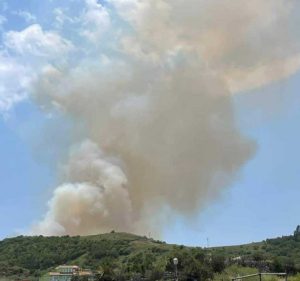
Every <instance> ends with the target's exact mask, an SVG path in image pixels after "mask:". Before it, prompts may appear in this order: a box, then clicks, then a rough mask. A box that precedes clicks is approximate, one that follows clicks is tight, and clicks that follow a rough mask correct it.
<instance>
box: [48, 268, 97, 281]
mask: <svg viewBox="0 0 300 281" xmlns="http://www.w3.org/2000/svg"><path fill="white" fill-rule="evenodd" d="M73 276H78V277H79V280H80V277H83V276H85V278H86V279H85V280H88V281H93V280H94V274H93V272H92V271H91V270H87V269H82V268H80V267H79V266H77V265H60V266H58V267H56V268H55V271H53V272H49V277H50V278H49V281H71V279H72V277H73Z"/></svg>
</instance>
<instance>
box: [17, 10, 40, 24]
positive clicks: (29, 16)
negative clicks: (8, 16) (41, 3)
mask: <svg viewBox="0 0 300 281" xmlns="http://www.w3.org/2000/svg"><path fill="white" fill-rule="evenodd" d="M12 14H13V15H16V16H19V17H21V18H23V19H24V20H25V21H26V22H27V23H33V22H36V20H37V18H36V16H35V15H33V14H31V13H29V12H28V11H23V10H19V11H14V12H12Z"/></svg>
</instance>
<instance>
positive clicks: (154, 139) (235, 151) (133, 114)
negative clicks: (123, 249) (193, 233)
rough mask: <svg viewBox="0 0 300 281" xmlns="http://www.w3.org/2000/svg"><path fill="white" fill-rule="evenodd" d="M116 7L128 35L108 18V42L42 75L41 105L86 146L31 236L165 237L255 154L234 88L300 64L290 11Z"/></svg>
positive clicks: (127, 1)
mask: <svg viewBox="0 0 300 281" xmlns="http://www.w3.org/2000/svg"><path fill="white" fill-rule="evenodd" d="M87 2H88V3H89V5H90V6H91V7H93V5H96V6H95V7H96V8H97V9H100V8H99V6H100V4H96V3H95V1H91V0H90V1H87ZM109 3H110V5H109V8H107V9H111V11H114V12H113V14H117V17H118V20H119V21H122V22H123V24H124V26H125V27H124V28H123V29H119V28H116V26H114V25H113V23H112V22H114V21H113V20H110V21H109V20H106V24H107V23H108V22H111V23H110V24H111V26H110V27H108V26H106V29H107V30H108V31H106V32H107V33H106V36H105V35H103V32H101V36H102V37H100V38H99V42H100V43H96V42H97V40H96V38H95V37H94V36H90V37H92V38H93V40H92V41H91V42H92V43H89V44H94V45H93V48H92V50H90V49H89V50H88V51H86V52H85V53H84V54H85V55H84V56H83V58H82V59H79V61H78V62H76V63H75V64H74V61H71V62H70V64H69V65H67V66H66V65H63V66H57V65H55V66H54V65H49V66H47V67H45V68H44V69H43V71H42V73H41V75H40V77H39V79H38V80H37V81H36V83H35V87H34V93H35V99H36V101H37V102H38V103H39V104H40V105H41V106H42V107H43V108H44V109H45V110H47V111H50V112H54V113H55V112H56V111H57V110H58V111H60V112H61V113H63V114H65V115H67V116H68V117H71V118H72V120H74V130H80V131H81V134H78V135H81V136H84V138H81V139H74V145H73V146H72V147H71V148H70V152H69V159H68V160H67V161H66V163H65V165H64V168H63V169H62V172H61V173H62V180H61V181H62V184H61V185H60V186H58V187H57V188H56V189H55V190H54V194H53V197H52V199H51V200H50V201H49V210H48V212H47V214H46V215H45V217H44V219H42V221H40V222H39V223H37V224H36V225H35V226H34V232H36V233H42V234H47V235H51V234H92V233H98V232H103V231H109V230H111V229H116V230H122V231H134V232H138V233H146V232H147V231H149V230H150V231H152V233H154V232H155V233H159V232H160V231H161V230H162V226H163V224H164V223H166V222H167V221H168V219H169V218H170V214H171V212H172V213H173V214H174V213H175V214H176V213H177V214H180V215H185V216H193V215H195V214H197V213H198V212H199V210H201V208H203V207H205V206H206V205H207V204H208V203H209V202H211V200H214V199H215V198H218V196H220V194H221V193H222V190H223V189H224V188H226V187H228V186H229V185H230V183H232V181H233V180H234V179H235V178H236V176H237V173H238V171H239V170H240V168H241V167H242V166H243V164H245V162H246V161H247V160H248V159H249V157H251V155H253V152H254V151H255V145H254V144H253V143H252V142H251V141H250V140H248V139H247V138H246V137H245V136H243V135H241V133H240V131H239V129H238V128H237V126H236V123H235V117H234V110H233V105H232V100H231V94H232V90H233V89H235V90H237V89H239V90H241V89H248V88H252V87H257V86H260V85H262V84H265V83H268V82H270V81H273V80H277V79H280V78H282V77H284V76H286V75H289V74H290V73H292V72H293V71H295V69H297V67H298V66H297V64H298V65H299V60H298V61H297V60H296V61H295V62H293V60H292V58H293V57H295V58H298V56H299V54H298V51H299V41H297V40H296V39H294V38H293V37H292V36H291V35H290V34H288V33H287V32H285V31H286V28H288V27H287V26H288V25H290V24H292V23H291V21H293V20H292V19H291V20H289V18H291V13H292V11H293V8H294V5H296V4H295V3H296V2H294V1H283V0H270V1H261V0H257V1H256V0H254V1H250V2H249V1H240V0H228V1H217V0H202V1H196V0H190V1H182V0H172V1H137V0H122V1H121V0H112V1H110V2H109ZM92 4H93V5H92ZM101 9H104V7H101ZM101 13H102V14H105V17H106V19H107V16H108V13H106V12H105V13H104V12H103V11H102V10H101ZM93 15H94V14H93ZM97 22H101V21H100V20H99V19H98V20H97ZM85 24H86V23H85ZM94 29H95V26H94V25H93V30H94ZM274 30H276V34H274ZM87 33H89V32H88V31H87V32H86V34H87ZM89 34H90V33H89ZM97 34H98V33H97ZM97 34H96V35H97ZM90 35H91V34H90ZM94 35H95V34H94ZM101 40H102V41H101ZM104 40H109V43H107V42H106V43H101V42H103V41H104ZM102 44H104V45H105V46H106V47H107V48H109V51H107V50H106V48H102V47H101V46H102ZM274 46H275V47H274ZM272 65H276V66H277V70H274V71H273V72H272V71H270V73H265V72H264V71H263V70H262V69H272ZM281 65H287V67H286V68H281V67H280V66H281ZM262 71H263V72H264V75H263V77H261V76H260V75H257V73H259V72H262ZM249 77H250V78H249ZM237 78H239V79H238V81H237V80H236V79H237Z"/></svg>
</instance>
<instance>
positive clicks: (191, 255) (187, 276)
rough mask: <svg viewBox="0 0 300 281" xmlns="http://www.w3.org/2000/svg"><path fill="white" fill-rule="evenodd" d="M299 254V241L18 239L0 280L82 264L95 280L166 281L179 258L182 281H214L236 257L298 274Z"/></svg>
mask: <svg viewBox="0 0 300 281" xmlns="http://www.w3.org/2000/svg"><path fill="white" fill-rule="evenodd" d="M299 250H300V241H299V239H296V237H283V238H278V239H270V240H266V241H264V242H262V243H256V244H249V245H244V246H233V247H219V248H213V249H202V248H197V247H184V246H176V245H168V244H166V243H164V242H161V241H155V240H153V239H147V238H146V237H140V236H136V235H131V234H125V233H123V234H122V233H111V234H106V235H97V236H90V237H79V236H75V237H69V236H63V237H43V236H35V237H24V236H19V237H16V238H10V239H5V240H3V241H0V277H1V276H14V277H16V276H19V277H29V276H31V277H32V276H41V275H43V274H45V273H46V272H47V271H49V270H51V269H54V268H55V267H56V266H58V265H61V264H77V265H79V266H81V267H83V268H89V269H92V270H94V271H95V272H97V275H96V276H97V278H96V281H100V280H102V281H112V280H119V281H122V280H129V279H130V280H140V279H142V278H143V279H146V280H161V279H163V278H165V279H167V278H173V277H174V276H173V275H172V274H173V273H174V264H173V258H174V257H177V258H178V260H179V263H178V265H177V267H178V272H179V277H180V279H181V280H210V279H212V278H213V276H214V274H218V273H221V272H222V271H223V270H224V269H225V267H226V266H228V265H230V263H231V261H232V258H234V257H236V256H241V257H242V258H241V259H240V260H239V263H240V265H241V266H252V267H256V268H258V269H260V270H264V268H263V266H265V267H266V266H267V269H268V270H271V271H276V272H281V271H287V272H289V273H296V272H297V271H298V262H299V258H300V256H299V255H300V251H299ZM166 275H167V276H166ZM76 278H77V277H76ZM73 281H85V280H73Z"/></svg>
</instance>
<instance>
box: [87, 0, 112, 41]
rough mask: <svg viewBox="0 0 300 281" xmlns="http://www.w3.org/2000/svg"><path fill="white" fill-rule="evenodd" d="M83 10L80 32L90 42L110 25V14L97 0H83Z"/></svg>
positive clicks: (95, 39) (99, 36) (97, 38)
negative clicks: (84, 6)
mask: <svg viewBox="0 0 300 281" xmlns="http://www.w3.org/2000/svg"><path fill="white" fill-rule="evenodd" d="M85 5H86V8H85V11H84V13H83V14H82V17H81V21H82V26H83V28H82V30H81V34H82V35H83V36H84V37H86V38H87V39H89V40H90V41H92V42H97V40H99V39H100V38H101V36H102V34H103V33H104V32H105V31H106V30H107V29H108V27H109V26H110V16H109V13H108V12H107V10H106V8H105V7H103V6H102V5H101V4H100V3H98V1H97V0H85Z"/></svg>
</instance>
